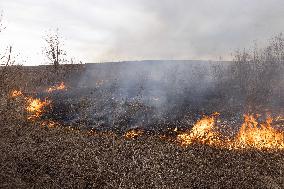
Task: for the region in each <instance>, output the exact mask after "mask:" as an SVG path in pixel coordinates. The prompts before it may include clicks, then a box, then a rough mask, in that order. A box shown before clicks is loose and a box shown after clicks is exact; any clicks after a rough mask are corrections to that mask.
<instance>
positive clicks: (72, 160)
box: [0, 119, 284, 188]
mask: <svg viewBox="0 0 284 189" xmlns="http://www.w3.org/2000/svg"><path fill="white" fill-rule="evenodd" d="M0 153H1V156H0V167H1V169H0V183H1V188H196V187H198V188H209V187H210V188H283V187H284V178H283V176H282V173H283V171H284V166H283V165H284V158H283V157H284V154H283V152H274V153H269V152H260V151H243V152H234V151H228V150H220V149H214V148H210V147H207V146H191V147H189V148H182V147H180V146H178V145H177V144H174V143H171V142H166V141H162V140H161V139H159V138H158V137H153V136H148V137H142V138H138V139H137V140H125V139H124V138H123V137H116V136H113V135H87V133H85V132H77V131H72V130H68V129H66V128H62V127H57V128H52V129H47V128H40V127H39V126H38V125H37V124H31V123H23V122H21V121H19V120H18V121H17V120H16V119H15V120H14V121H13V122H10V123H9V122H6V123H5V124H4V125H1V127H0Z"/></svg>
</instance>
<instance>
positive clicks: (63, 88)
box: [47, 82, 66, 93]
mask: <svg viewBox="0 0 284 189" xmlns="http://www.w3.org/2000/svg"><path fill="white" fill-rule="evenodd" d="M65 89H66V86H65V84H64V82H61V83H60V84H59V85H55V86H52V87H49V88H48V89H47V92H48V93H51V92H53V91H59V90H65Z"/></svg>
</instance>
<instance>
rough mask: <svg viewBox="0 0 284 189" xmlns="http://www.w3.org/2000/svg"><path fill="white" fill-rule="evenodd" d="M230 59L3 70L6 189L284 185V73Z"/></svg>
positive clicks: (1, 139)
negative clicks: (245, 68) (236, 69)
mask: <svg viewBox="0 0 284 189" xmlns="http://www.w3.org/2000/svg"><path fill="white" fill-rule="evenodd" d="M230 64H232V63H230V62H206V61H205V62H202V61H197V62H194V61H191V62H190V61H189V62H186V61H176V62H170V61H163V62H151V61H146V62H140V63H139V62H130V63H105V64H101V65H100V64H98V65H62V66H60V67H59V68H56V70H55V69H54V68H53V67H52V66H38V67H22V66H8V67H5V68H3V69H2V70H1V71H2V78H3V81H5V82H3V84H2V86H1V87H2V88H1V89H2V97H1V117H0V118H1V120H0V121H1V127H0V130H1V131H0V153H1V156H0V167H1V169H0V183H1V188H283V187H284V179H283V176H282V173H283V171H284V167H283V163H284V153H283V150H282V149H283V148H284V140H283V136H284V135H283V131H282V130H283V129H282V128H283V123H284V122H283V101H282V100H283V99H282V94H283V93H282V89H283V86H282V85H281V82H280V81H282V80H278V82H277V83H278V84H277V85H275V84H274V83H273V84H271V83H272V82H273V81H274V78H272V79H271V80H266V82H271V83H270V85H267V86H268V88H269V90H266V89H267V88H265V86H264V85H263V84H262V85H260V86H261V87H260V86H259V87H256V88H254V89H253V90H251V88H250V87H251V85H248V84H250V83H246V82H244V83H241V84H242V85H243V86H242V87H243V88H237V89H236V88H234V87H232V86H234V85H236V86H238V85H240V84H239V83H237V84H236V83H235V82H236V81H238V80H236V79H233V80H232V79H231V78H229V77H228V76H227V75H224V73H226V72H227V70H228V67H229V66H228V65H230ZM233 65H234V64H233ZM220 67H221V68H220ZM223 72H224V73H223ZM280 73H281V72H280ZM275 75H276V74H275ZM275 75H274V76H275ZM230 76H231V75H230ZM282 76H283V75H282ZM282 76H281V74H280V77H282ZM220 78H221V79H220ZM250 82H251V81H250ZM221 83H222V84H221ZM254 84H255V83H254ZM228 86H229V87H230V88H231V89H232V91H228V90H227V89H228ZM281 86H282V88H281ZM266 91H268V92H267V93H266ZM255 92H257V93H259V92H261V93H259V94H261V95H255ZM268 94H269V95H268ZM253 96H254V98H252V97H253ZM263 99H265V100H263ZM257 114H259V115H257ZM244 115H245V117H244Z"/></svg>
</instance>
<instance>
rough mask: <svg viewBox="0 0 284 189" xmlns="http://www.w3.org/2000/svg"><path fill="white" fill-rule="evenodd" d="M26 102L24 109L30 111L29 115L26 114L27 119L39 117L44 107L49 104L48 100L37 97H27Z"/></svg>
mask: <svg viewBox="0 0 284 189" xmlns="http://www.w3.org/2000/svg"><path fill="white" fill-rule="evenodd" d="M27 102H28V106H27V108H26V109H27V111H28V112H29V113H30V115H29V116H28V119H29V120H33V119H36V118H39V117H40V116H41V115H42V113H43V109H44V107H46V106H47V105H49V104H50V101H48V100H44V101H42V100H40V99H38V98H36V99H34V98H29V99H28V101H27Z"/></svg>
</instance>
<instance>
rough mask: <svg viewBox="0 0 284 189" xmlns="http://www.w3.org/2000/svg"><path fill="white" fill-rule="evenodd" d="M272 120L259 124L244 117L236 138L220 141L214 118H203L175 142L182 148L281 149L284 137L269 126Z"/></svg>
mask: <svg viewBox="0 0 284 189" xmlns="http://www.w3.org/2000/svg"><path fill="white" fill-rule="evenodd" d="M272 122H273V119H272V118H271V117H268V118H267V119H266V121H265V122H264V123H259V122H258V121H257V119H256V118H255V117H254V116H253V115H245V116H244V123H243V124H242V126H241V128H240V130H239V132H238V133H237V135H236V137H235V138H233V139H225V137H223V140H221V134H220V133H218V132H216V131H215V128H216V125H215V117H214V116H205V117H203V118H202V119H201V120H199V121H197V123H196V124H195V125H194V126H193V128H192V129H191V130H189V131H187V132H185V133H181V134H179V135H178V136H177V141H178V142H180V143H181V145H183V146H188V145H190V144H192V143H194V142H196V143H201V144H207V145H212V146H215V147H224V148H228V149H242V148H246V149H249V148H255V149H259V150H262V149H283V148H284V135H283V132H280V131H278V130H276V129H274V128H273V127H272V126H271V124H272Z"/></svg>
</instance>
